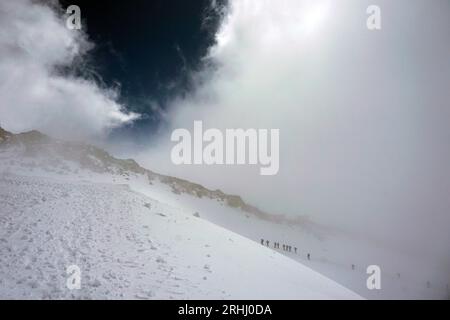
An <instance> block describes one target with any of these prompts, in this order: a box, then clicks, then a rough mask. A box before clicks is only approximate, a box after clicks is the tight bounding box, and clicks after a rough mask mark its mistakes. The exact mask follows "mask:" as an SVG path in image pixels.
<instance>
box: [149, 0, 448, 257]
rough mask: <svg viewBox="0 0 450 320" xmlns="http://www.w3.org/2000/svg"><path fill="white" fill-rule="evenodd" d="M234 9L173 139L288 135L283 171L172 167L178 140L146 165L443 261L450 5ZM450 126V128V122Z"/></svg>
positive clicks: (247, 4) (176, 114) (178, 113)
mask: <svg viewBox="0 0 450 320" xmlns="http://www.w3.org/2000/svg"><path fill="white" fill-rule="evenodd" d="M371 4H372V3H370V2H369V1H357V2H356V1H349V0H348V1H339V5H338V4H337V3H336V2H335V1H327V0H321V1H305V0H303V1H298V0H282V1H269V0H267V1H265V0H254V1H253V0H248V1H237V0H236V1H234V0H231V1H230V6H229V8H228V11H227V14H226V15H225V17H224V20H223V22H222V25H221V27H220V29H219V31H218V33H217V35H216V40H217V43H216V45H215V46H213V47H212V48H211V49H210V52H209V55H208V56H207V57H205V61H206V62H207V63H205V68H204V70H203V71H202V72H201V73H200V74H197V75H196V76H195V77H196V79H197V87H196V90H195V91H194V92H192V93H191V94H190V95H188V96H187V97H182V98H178V99H175V100H174V101H173V105H172V109H171V112H170V114H169V115H168V119H169V120H170V128H171V130H173V129H175V128H188V129H190V130H192V128H193V121H194V120H203V122H204V127H205V128H208V127H214V128H221V129H224V128H244V129H245V128H266V129H271V128H279V129H280V171H279V174H278V175H277V176H274V177H267V176H266V177H261V176H259V174H258V170H257V168H254V167H246V166H239V167H238V166H171V165H170V148H171V147H172V146H173V144H171V143H170V130H169V132H168V134H167V135H165V136H162V137H161V141H160V146H159V148H155V149H153V152H150V153H145V154H143V155H142V156H141V160H142V161H143V162H144V163H147V165H148V166H150V167H152V168H155V169H159V170H161V171H164V172H167V173H171V174H174V175H178V176H182V177H185V178H188V179H191V180H195V181H199V182H201V183H203V184H205V185H207V186H210V187H213V188H216V187H217V188H222V189H224V190H225V191H228V192H232V193H238V194H241V195H243V196H244V198H245V199H247V200H248V201H250V202H252V203H254V204H257V205H259V206H261V207H263V208H265V209H267V210H270V211H272V212H282V213H288V214H291V215H298V214H307V215H309V216H310V217H312V218H313V219H315V220H316V221H320V222H324V223H327V224H331V225H334V226H338V227H342V228H346V229H350V230H353V231H356V232H360V233H361V234H364V235H365V236H367V237H371V236H373V237H375V238H377V239H382V240H383V241H389V242H390V243H391V244H392V245H394V244H395V246H398V247H400V248H402V249H405V250H406V249H408V250H409V249H411V250H413V251H414V252H422V253H425V254H428V253H429V254H435V256H439V257H440V258H443V257H446V259H447V258H448V255H447V254H445V252H446V250H447V249H448V246H449V245H450V238H449V236H448V226H449V225H450V217H449V212H450V200H449V199H448V196H447V195H446V194H445V193H446V192H445V191H444V190H450V182H449V181H450V169H449V165H448V164H449V163H450V152H449V148H448V139H449V137H450V129H449V126H448V119H449V116H450V111H449V109H450V108H449V106H448V102H449V101H450V96H449V93H448V88H446V87H447V86H448V84H449V83H450V60H449V59H448V52H450V42H449V41H448V30H450V5H449V4H448V1H436V2H433V4H430V3H429V2H427V1H420V0H417V1H395V2H392V1H381V0H380V1H378V5H379V6H380V7H381V10H382V19H383V20H382V30H380V31H369V30H368V29H367V28H366V19H367V17H368V15H367V14H366V9H367V7H368V6H369V5H371ZM444 119H447V120H444Z"/></svg>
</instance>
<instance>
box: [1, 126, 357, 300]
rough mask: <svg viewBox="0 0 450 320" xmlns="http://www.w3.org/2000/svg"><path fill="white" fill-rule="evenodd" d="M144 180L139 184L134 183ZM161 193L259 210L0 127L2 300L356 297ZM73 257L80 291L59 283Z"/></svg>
mask: <svg viewBox="0 0 450 320" xmlns="http://www.w3.org/2000/svg"><path fill="white" fill-rule="evenodd" d="M131 185H133V188H130V186H131ZM145 186H147V189H146V190H144V191H145V193H144V192H142V193H140V192H137V191H136V189H138V188H139V187H142V188H144V187H145ZM148 186H153V187H154V188H153V189H151V188H148ZM164 186H165V187H167V190H164ZM133 189H134V190H133ZM169 193H170V194H172V195H177V196H179V195H184V196H189V197H191V198H196V199H202V200H206V201H207V202H208V203H220V205H221V206H223V207H227V208H228V209H229V210H230V211H234V212H236V213H237V214H240V213H241V212H247V213H248V214H253V215H254V216H255V217H258V219H261V218H263V219H264V218H267V217H266V216H264V215H267V214H264V213H262V212H260V211H259V210H258V209H256V208H254V207H251V206H249V205H247V204H245V203H244V202H243V201H242V200H241V199H240V198H239V197H236V196H229V195H225V194H223V193H221V192H220V191H210V190H207V189H205V188H203V187H201V186H199V185H195V184H191V183H189V182H187V181H183V180H179V179H176V178H171V177H165V176H161V175H158V174H156V173H153V172H151V171H149V170H146V169H143V168H141V167H140V166H138V165H137V164H136V163H135V162H134V161H132V160H119V159H115V158H114V157H112V156H110V155H109V154H108V153H106V152H104V151H102V150H101V149H99V148H96V147H93V146H88V145H84V144H79V143H69V142H63V141H58V140H53V139H51V138H49V137H47V136H45V135H43V134H41V133H39V132H38V131H31V132H26V133H22V134H12V133H9V132H7V131H4V130H2V129H0V201H1V202H2V204H3V205H2V207H1V209H0V221H1V226H2V227H1V228H0V255H1V257H2V264H1V266H0V284H1V286H0V298H3V299H4V298H13V299H17V298H25V299H42V298H43V299H61V298H62V299H105V298H106V299H111V298H113V299H176V298H177V299H358V298H360V297H359V296H358V295H357V294H355V293H353V292H351V291H350V290H348V289H346V288H345V287H343V286H341V285H339V284H337V283H335V282H333V281H332V280H329V279H328V278H326V277H324V276H322V275H320V274H319V273H317V272H314V271H313V270H311V269H309V268H308V267H305V266H303V265H301V264H299V263H297V262H296V261H294V260H292V259H289V258H288V257H285V256H283V255H282V254H280V253H277V252H275V251H273V250H270V249H268V248H266V247H263V246H261V245H260V244H258V243H254V242H253V241H250V240H249V239H248V238H245V237H243V236H240V235H238V234H236V233H234V232H232V231H230V230H228V229H225V228H222V227H220V226H218V225H215V224H213V223H211V222H209V221H207V220H204V219H202V218H201V217H200V214H199V213H198V212H193V211H192V210H191V208H190V206H189V204H186V206H183V202H179V203H176V204H174V205H172V204H170V203H168V202H167V201H166V200H167V199H166V198H165V197H164V194H169ZM204 208H206V207H204ZM201 214H203V211H202V213H201ZM259 215H262V216H259ZM265 220H267V221H269V220H270V219H265ZM74 265H75V266H77V267H78V268H79V269H80V270H81V288H80V289H79V290H69V289H68V287H67V281H68V277H69V274H68V273H67V268H68V267H69V266H74ZM242 278H244V279H245V283H243V282H242Z"/></svg>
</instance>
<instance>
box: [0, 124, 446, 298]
mask: <svg viewBox="0 0 450 320" xmlns="http://www.w3.org/2000/svg"><path fill="white" fill-rule="evenodd" d="M2 137H3V138H2ZM1 141H3V143H2V142H1ZM0 164H1V165H0V172H4V173H12V174H18V175H21V176H30V177H33V176H36V177H53V178H55V179H57V180H59V181H68V182H73V181H85V182H88V181H89V182H95V183H104V184H108V185H109V184H115V185H128V186H129V187H130V188H131V189H132V190H134V191H137V192H139V193H141V194H143V195H146V196H148V197H150V198H152V199H157V200H158V201H159V202H160V203H161V204H164V205H168V206H169V207H174V208H182V210H183V211H184V212H186V213H187V214H190V215H192V214H194V213H195V214H196V215H198V216H200V218H201V219H204V220H207V221H209V222H212V223H214V224H216V225H218V226H221V227H223V228H225V229H228V230H231V231H233V232H235V233H237V234H240V235H242V236H245V237H246V238H248V239H251V240H254V241H255V242H257V243H258V245H260V244H259V243H260V240H261V239H264V240H268V241H269V247H270V249H271V250H272V251H276V252H278V253H281V254H283V255H286V256H288V257H289V258H291V259H294V260H296V261H298V262H300V263H302V264H304V265H306V266H308V267H310V268H312V269H314V270H315V271H318V272H320V273H321V274H323V275H325V276H327V277H329V278H331V279H333V280H334V281H337V282H339V283H340V284H342V285H344V286H345V287H347V288H351V289H352V290H354V291H355V292H357V293H358V294H360V295H361V296H364V297H366V298H371V299H372V298H374V299H377V298H384V299H386V298H387V299H391V298H401V299H416V298H425V299H427V298H436V299H442V298H447V297H449V291H448V287H447V285H448V283H449V281H448V270H447V269H446V268H445V264H444V263H442V264H433V263H431V262H430V261H432V260H424V259H423V257H417V256H415V255H414V254H411V253H409V252H404V251H402V250H401V249H399V248H395V246H394V245H393V244H386V243H383V242H380V241H379V240H375V239H368V238H367V237H365V236H364V235H358V234H351V233H348V232H345V231H343V230H337V229H333V228H329V227H326V226H322V225H318V224H316V223H314V222H313V221H311V220H310V219H308V217H307V216H299V217H296V218H289V217H284V216H281V215H272V214H269V213H266V212H263V211H262V210H259V209H257V208H256V207H254V206H251V205H248V204H247V203H245V202H244V201H243V200H242V199H241V198H240V197H238V196H233V195H227V194H225V193H223V192H221V191H220V190H216V191H213V190H208V189H207V188H204V187H202V186H201V185H198V184H194V183H191V182H189V181H185V180H181V179H177V178H173V177H169V176H164V175H160V174H157V173H154V172H152V171H149V170H146V169H144V168H142V167H140V166H139V165H138V164H137V163H136V162H135V161H133V160H120V159H116V158H114V157H112V156H111V155H109V154H108V153H106V152H105V151H103V150H101V149H99V148H96V147H93V146H88V145H84V144H78V143H71V142H64V141H58V140H53V139H50V138H48V137H46V136H44V135H42V134H40V133H38V132H36V131H34V132H29V133H25V134H19V135H14V134H11V133H8V132H6V131H3V134H2V133H1V132H0ZM274 242H278V243H280V246H282V245H283V244H287V245H290V246H292V251H291V252H286V251H283V250H282V248H281V247H280V248H279V249H278V248H274ZM294 248H297V251H296V252H295V251H294ZM308 254H310V259H307V256H308ZM373 264H375V265H379V266H380V267H381V270H382V290H368V289H367V287H366V280H367V277H368V275H367V274H366V268H367V266H369V265H373Z"/></svg>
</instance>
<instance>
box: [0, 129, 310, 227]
mask: <svg viewBox="0 0 450 320" xmlns="http://www.w3.org/2000/svg"><path fill="white" fill-rule="evenodd" d="M6 150H14V151H15V154H16V155H19V156H20V157H21V158H23V159H29V161H30V162H29V165H30V166H32V167H43V168H47V169H49V170H51V171H54V172H64V171H65V170H69V168H68V166H67V162H74V163H76V164H77V166H79V168H81V169H84V170H88V171H91V172H93V173H99V174H111V175H120V176H123V177H125V178H126V177H128V176H130V175H139V176H144V177H145V178H146V179H147V180H148V183H150V184H152V183H153V181H155V180H159V181H160V182H161V183H163V184H166V185H168V186H169V187H170V188H171V190H172V192H173V193H175V194H188V195H191V196H194V197H198V198H210V199H214V200H218V201H221V202H223V203H224V204H226V205H227V206H230V207H232V208H238V209H241V210H242V211H244V212H245V213H247V214H252V215H255V216H257V217H259V218H261V219H264V220H267V221H272V222H276V223H288V224H296V225H300V224H305V223H306V222H307V218H306V217H302V216H300V217H295V218H291V217H287V216H284V215H278V214H276V215H275V214H270V213H267V212H264V211H262V210H260V209H259V208H257V207H255V206H252V205H250V204H248V203H246V202H245V201H243V200H242V198H241V197H240V196H238V195H230V194H226V193H224V192H222V191H221V190H210V189H208V188H205V187H203V186H202V185H200V184H197V183H193V182H190V181H187V180H183V179H179V178H176V177H171V176H167V175H162V174H158V173H156V172H153V171H151V170H148V169H145V168H143V167H141V166H140V165H139V164H138V163H137V162H136V161H135V160H133V159H118V158H115V157H113V156H112V155H110V154H109V153H108V152H106V151H105V150H103V149H101V148H98V147H96V146H93V145H89V144H84V143H80V142H72V141H63V140H58V139H54V138H51V137H49V136H47V135H45V134H43V133H41V132H39V131H36V130H32V131H28V132H23V133H18V134H14V133H11V132H8V131H6V130H4V129H2V128H0V151H6ZM1 161H5V160H1ZM7 161H14V160H7ZM75 170H76V169H75Z"/></svg>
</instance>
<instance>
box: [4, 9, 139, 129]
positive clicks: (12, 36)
mask: <svg viewBox="0 0 450 320" xmlns="http://www.w3.org/2000/svg"><path fill="white" fill-rule="evenodd" d="M90 46H91V44H90V43H89V42H88V41H87V39H86V36H85V34H83V33H82V32H80V31H77V30H69V29H67V28H66V27H65V21H64V20H63V16H62V15H61V14H59V13H58V14H57V13H56V12H55V11H54V10H53V9H52V8H51V7H49V6H46V5H44V4H43V3H41V2H35V1H33V2H32V1H29V0H16V1H1V2H0V125H2V126H3V127H5V128H6V129H9V130H13V131H23V130H30V129H39V130H42V131H44V132H46V133H49V134H54V135H56V136H58V137H65V138H86V137H98V136H99V135H102V134H104V133H105V132H107V131H108V130H109V129H111V128H114V127H117V126H120V125H123V124H125V123H128V122H130V121H133V120H134V119H136V118H137V115H136V114H134V113H128V112H126V111H125V110H124V107H123V106H122V105H120V104H119V103H118V102H117V93H116V92H115V91H114V90H108V89H103V88H100V87H99V86H98V85H97V84H96V83H95V82H94V81H91V80H88V79H83V78H80V77H75V76H69V75H62V74H61V73H58V72H57V70H56V69H57V68H58V67H63V66H71V65H72V64H73V63H75V60H76V59H77V58H80V57H83V55H85V54H86V51H87V50H88V49H89V48H90Z"/></svg>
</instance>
